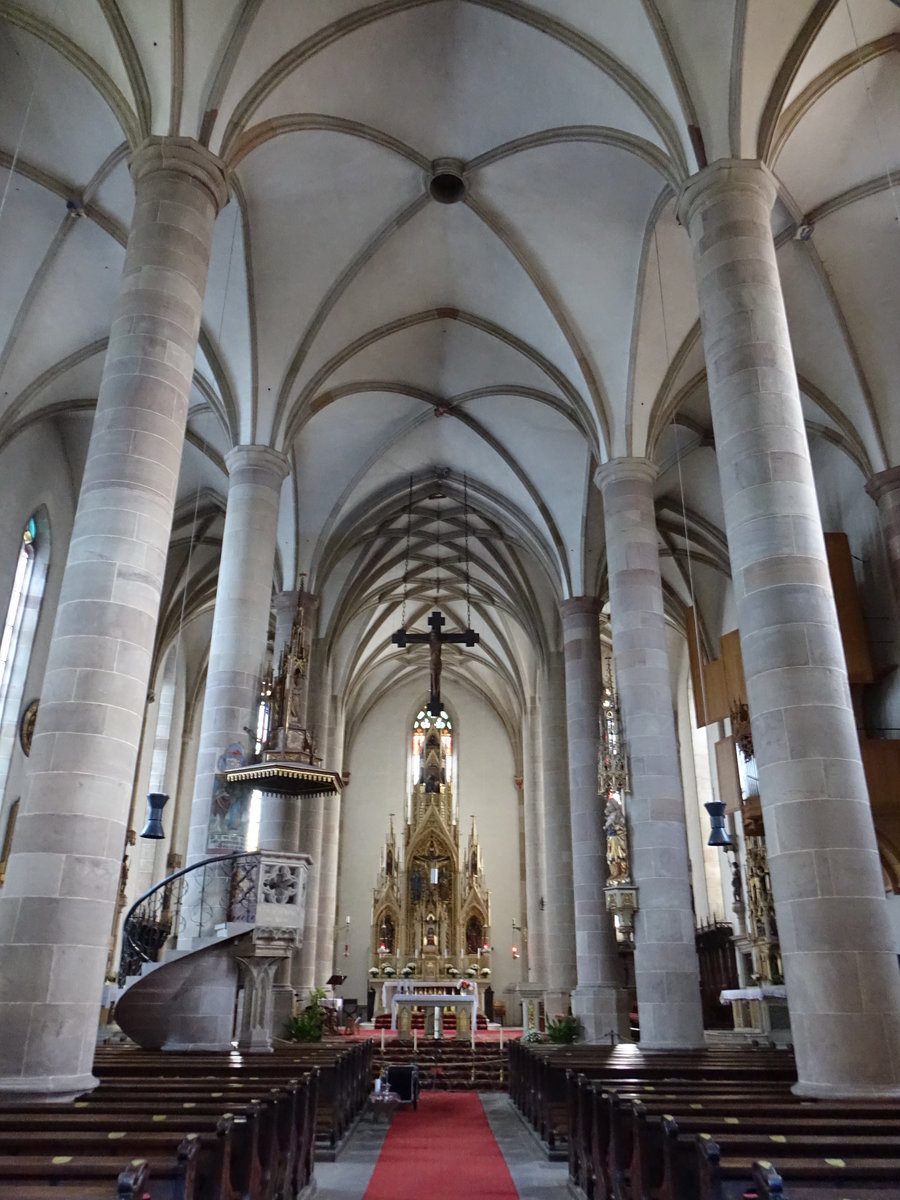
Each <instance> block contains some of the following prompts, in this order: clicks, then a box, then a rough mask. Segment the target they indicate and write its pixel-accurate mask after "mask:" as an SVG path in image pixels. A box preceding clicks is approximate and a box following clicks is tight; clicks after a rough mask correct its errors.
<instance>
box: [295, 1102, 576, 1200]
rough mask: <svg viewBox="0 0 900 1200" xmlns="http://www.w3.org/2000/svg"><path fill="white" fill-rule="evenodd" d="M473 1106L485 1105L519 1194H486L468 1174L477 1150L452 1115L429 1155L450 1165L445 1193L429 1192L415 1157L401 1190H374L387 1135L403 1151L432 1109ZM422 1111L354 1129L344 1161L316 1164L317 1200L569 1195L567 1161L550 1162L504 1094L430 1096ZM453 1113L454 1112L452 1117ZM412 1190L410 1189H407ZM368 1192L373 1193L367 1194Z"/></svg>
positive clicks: (548, 1198)
mask: <svg viewBox="0 0 900 1200" xmlns="http://www.w3.org/2000/svg"><path fill="white" fill-rule="evenodd" d="M448 1101H450V1103H451V1105H452V1104H454V1102H455V1101H463V1102H469V1103H471V1102H474V1101H477V1102H478V1103H480V1104H481V1105H482V1106H483V1110H484V1115H485V1116H486V1117H487V1121H488V1125H489V1127H490V1133H491V1135H493V1138H494V1141H495V1142H496V1145H497V1147H499V1150H500V1153H501V1154H502V1156H503V1160H504V1162H505V1164H506V1167H507V1168H508V1171H509V1175H510V1176H511V1185H512V1187H513V1188H514V1191H504V1192H500V1191H497V1192H494V1191H487V1190H486V1189H485V1187H484V1184H479V1182H478V1181H477V1180H476V1181H475V1182H474V1183H473V1181H472V1180H471V1179H470V1178H468V1177H467V1176H466V1174H465V1172H466V1170H467V1168H469V1169H471V1168H470V1167H469V1164H470V1163H473V1162H477V1159H476V1158H475V1153H476V1151H477V1149H478V1148H476V1147H473V1146H472V1144H471V1143H464V1144H461V1143H460V1142H459V1141H458V1140H457V1133H458V1129H457V1126H456V1124H455V1123H454V1119H453V1116H452V1115H449V1116H448V1118H447V1119H446V1120H445V1121H443V1122H442V1127H441V1129H440V1132H439V1133H438V1134H437V1136H436V1137H435V1138H434V1141H433V1145H432V1147H431V1148H430V1150H429V1152H428V1154H429V1157H430V1156H431V1155H432V1154H433V1155H434V1156H435V1157H436V1158H437V1159H439V1160H440V1161H441V1162H449V1163H451V1165H450V1167H449V1168H448V1170H447V1173H446V1176H445V1178H446V1192H439V1191H436V1190H434V1189H433V1188H432V1187H427V1188H426V1187H424V1185H423V1181H422V1180H421V1179H420V1177H419V1165H418V1162H417V1159H416V1158H415V1157H413V1156H412V1155H409V1156H408V1157H407V1158H406V1178H405V1181H402V1182H401V1186H400V1190H394V1191H392V1192H390V1193H387V1192H385V1191H382V1190H380V1188H379V1190H377V1191H376V1190H375V1189H376V1188H378V1187H379V1181H378V1180H377V1179H376V1178H374V1173H375V1168H376V1165H378V1163H379V1158H380V1156H381V1153H382V1149H383V1147H384V1144H385V1141H386V1140H387V1136H388V1133H391V1134H392V1136H394V1137H397V1138H398V1140H399V1139H400V1138H402V1139H403V1143H404V1146H405V1145H411V1144H412V1143H413V1142H414V1140H415V1125H416V1121H417V1119H418V1117H419V1116H420V1114H421V1115H422V1116H425V1117H427V1114H428V1112H429V1106H431V1105H441V1104H442V1103H443V1105H444V1108H443V1111H444V1112H445V1113H446V1112H447V1102H448ZM419 1105H420V1107H419V1111H418V1112H416V1113H414V1112H412V1111H411V1110H406V1109H404V1110H401V1111H400V1112H399V1113H398V1114H397V1116H396V1117H395V1118H394V1123H393V1124H392V1125H390V1126H388V1125H385V1124H384V1123H383V1122H381V1121H373V1120H372V1119H371V1118H366V1119H364V1120H361V1121H360V1122H359V1123H358V1124H357V1126H356V1128H355V1129H354V1131H353V1133H352V1135H351V1136H350V1139H349V1141H348V1143H347V1145H346V1147H345V1149H344V1151H343V1153H342V1154H341V1156H340V1159H339V1161H337V1162H333V1163H317V1164H316V1182H317V1184H318V1192H317V1198H318V1200H363V1198H365V1200H384V1198H385V1197H386V1196H387V1195H390V1196H391V1200H406V1197H410V1198H412V1197H414V1196H416V1197H418V1196H423V1195H427V1196H429V1198H430V1200H440V1197H441V1196H443V1195H447V1196H458V1195H469V1196H477V1197H479V1200H480V1198H482V1197H485V1196H491V1197H494V1196H496V1197H497V1198H498V1200H500V1198H501V1197H502V1198H503V1200H507V1198H511V1197H513V1196H515V1197H518V1198H519V1200H563V1197H564V1196H567V1195H568V1194H569V1193H568V1190H567V1185H566V1180H567V1178H568V1172H567V1169H566V1165H565V1163H563V1162H549V1161H548V1160H547V1157H546V1155H545V1154H544V1152H543V1151H542V1150H541V1148H540V1147H539V1145H538V1143H537V1142H536V1140H535V1139H534V1137H533V1135H532V1134H531V1133H530V1132H529V1130H528V1128H527V1126H526V1125H525V1124H524V1122H523V1121H522V1119H521V1118H520V1117H519V1115H518V1113H517V1112H516V1109H515V1106H514V1105H513V1103H512V1101H511V1100H510V1098H509V1096H508V1095H506V1094H505V1093H502V1092H481V1093H477V1094H472V1093H463V1092H436V1093H428V1092H425V1093H423V1094H422V1095H421V1097H420V1100H419ZM452 1111H453V1110H452V1108H451V1110H450V1112H451V1114H452ZM404 1182H405V1184H406V1185H407V1186H406V1187H404V1186H403V1184H404ZM367 1189H368V1190H367Z"/></svg>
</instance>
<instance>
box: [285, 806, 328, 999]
mask: <svg viewBox="0 0 900 1200" xmlns="http://www.w3.org/2000/svg"><path fill="white" fill-rule="evenodd" d="M330 803H331V800H330V798H329V797H325V796H308V797H306V798H304V800H303V808H302V810H301V814H300V851H301V853H303V854H308V855H309V856H310V858H311V859H312V863H311V864H310V868H309V887H308V889H307V893H306V916H305V920H304V925H303V945H302V947H301V949H300V953H299V955H298V956H297V958H298V959H299V962H298V963H297V969H296V972H295V975H294V983H295V984H296V986H297V987H298V988H299V989H302V991H301V1000H302V999H304V998H305V997H306V995H307V993H308V991H309V989H310V988H314V987H316V945H317V942H318V936H319V868H320V865H321V861H322V823H323V820H324V815H325V808H326V806H327V805H328V804H330ZM326 978H327V976H326Z"/></svg>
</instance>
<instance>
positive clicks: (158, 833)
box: [140, 792, 169, 841]
mask: <svg viewBox="0 0 900 1200" xmlns="http://www.w3.org/2000/svg"><path fill="white" fill-rule="evenodd" d="M168 799H169V797H168V796H167V795H166V794H165V792H148V793H147V823H146V824H145V825H144V828H143V829H142V830H141V834H140V836H141V837H142V838H153V839H155V840H156V841H159V840H160V839H161V838H164V837H165V836H166V831H165V830H164V829H163V823H162V810H163V809H164V808H165V807H166V804H167V802H168Z"/></svg>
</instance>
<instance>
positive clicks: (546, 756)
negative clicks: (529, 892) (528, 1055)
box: [541, 650, 577, 1016]
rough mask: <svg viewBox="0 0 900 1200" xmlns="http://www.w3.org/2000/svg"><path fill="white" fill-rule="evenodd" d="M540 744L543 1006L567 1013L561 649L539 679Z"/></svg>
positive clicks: (567, 826) (569, 970)
mask: <svg viewBox="0 0 900 1200" xmlns="http://www.w3.org/2000/svg"><path fill="white" fill-rule="evenodd" d="M541 684H542V686H541V748H542V751H543V765H544V852H545V856H546V864H547V878H546V886H547V891H546V897H545V898H546V907H545V909H544V932H545V934H546V938H547V940H546V943H545V945H546V952H545V962H546V968H547V974H546V978H545V980H544V983H545V985H546V991H545V994H544V1007H545V1009H546V1011H547V1013H548V1014H549V1015H550V1016H553V1015H554V1014H556V1013H564V1012H567V1011H568V1007H569V1001H570V998H571V993H572V990H573V989H574V987H575V984H576V982H577V975H576V971H575V898H574V882H573V875H572V821H571V817H570V813H569V744H568V740H567V737H566V677H565V664H564V661H563V655H562V652H561V651H559V650H553V651H550V653H549V654H548V655H547V662H546V664H545V667H544V676H543V679H542V681H541Z"/></svg>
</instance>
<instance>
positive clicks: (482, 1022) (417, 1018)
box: [375, 1012, 488, 1033]
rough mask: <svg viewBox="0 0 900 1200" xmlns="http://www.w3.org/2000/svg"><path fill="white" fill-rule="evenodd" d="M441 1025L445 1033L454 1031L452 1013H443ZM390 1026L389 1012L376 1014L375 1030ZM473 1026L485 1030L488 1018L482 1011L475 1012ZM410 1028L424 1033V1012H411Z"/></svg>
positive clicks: (454, 1024)
mask: <svg viewBox="0 0 900 1200" xmlns="http://www.w3.org/2000/svg"><path fill="white" fill-rule="evenodd" d="M441 1026H442V1028H443V1029H444V1032H445V1033H449V1032H450V1031H451V1030H453V1031H454V1032H455V1031H456V1017H455V1015H454V1014H453V1013H444V1016H443V1019H442V1021H441ZM390 1027H391V1014H390V1013H379V1014H378V1016H377V1017H376V1018H375V1029H376V1030H378V1029H390ZM475 1027H476V1029H477V1030H478V1031H479V1032H480V1033H486V1032H487V1028H488V1020H487V1017H486V1016H485V1015H484V1013H476V1015H475ZM412 1028H413V1029H417V1030H418V1031H419V1033H424V1031H425V1013H424V1012H413V1014H412Z"/></svg>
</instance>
